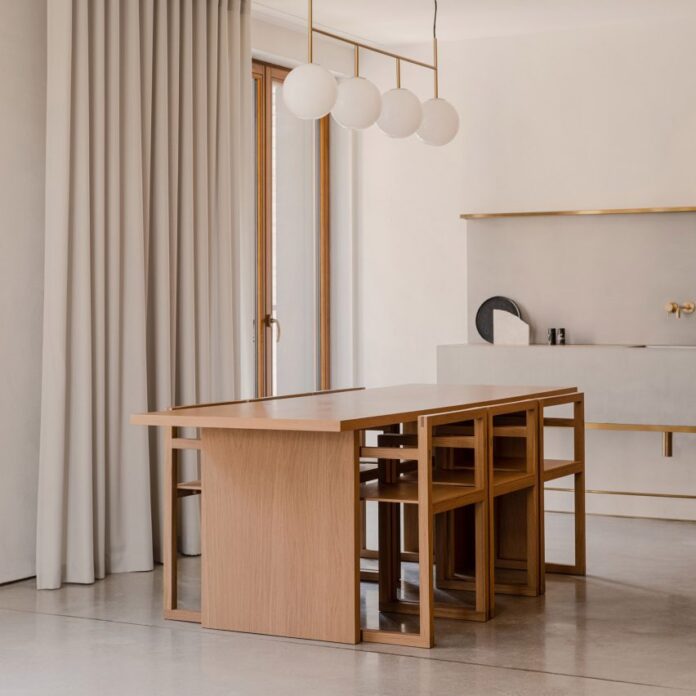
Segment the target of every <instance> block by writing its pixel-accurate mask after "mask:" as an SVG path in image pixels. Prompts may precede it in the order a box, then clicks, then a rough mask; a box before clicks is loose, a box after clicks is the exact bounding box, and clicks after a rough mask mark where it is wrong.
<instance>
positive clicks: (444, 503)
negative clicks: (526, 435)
mask: <svg viewBox="0 0 696 696" xmlns="http://www.w3.org/2000/svg"><path fill="white" fill-rule="evenodd" d="M485 495H486V493H485V491H484V490H483V489H482V488H476V487H475V486H473V485H470V486H468V485H452V484H451V483H433V491H432V505H433V513H435V514H438V513H440V512H447V511H448V510H454V509H455V508H458V507H463V506H464V505H473V504H474V503H478V502H481V501H482V500H483V499H484V498H485ZM360 498H361V500H370V501H377V502H380V503H404V504H405V505H417V504H418V483H417V482H416V481H409V480H404V479H402V480H400V481H398V482H397V483H382V482H380V481H370V482H368V483H363V484H362V485H361V486H360Z"/></svg>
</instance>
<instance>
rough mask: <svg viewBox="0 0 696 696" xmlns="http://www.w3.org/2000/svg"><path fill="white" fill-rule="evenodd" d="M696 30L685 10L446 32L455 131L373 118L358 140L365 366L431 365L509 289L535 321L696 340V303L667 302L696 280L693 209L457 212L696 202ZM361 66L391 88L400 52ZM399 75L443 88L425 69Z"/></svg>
mask: <svg viewBox="0 0 696 696" xmlns="http://www.w3.org/2000/svg"><path fill="white" fill-rule="evenodd" d="M695 40H696V30H694V25H693V24H688V23H686V22H682V23H679V22H663V23H660V22H650V23H647V22H631V23H626V24H614V25H611V26H603V27H585V28H581V29H573V30H564V31H551V32H545V33H538V34H529V35H520V36H506V37H498V38H483V39H475V40H467V41H460V42H451V43H450V42H443V43H442V45H441V50H440V58H441V63H440V64H441V67H442V74H441V84H440V86H441V95H442V96H444V97H446V98H447V99H449V100H450V101H452V102H453V103H454V105H455V106H456V107H457V109H458V110H459V113H460V116H461V131H460V133H459V135H458V136H457V137H456V138H455V140H454V141H453V142H452V143H451V144H450V145H448V146H446V147H444V148H440V149H433V148H427V147H425V146H423V145H422V144H421V143H419V142H418V141H417V140H415V139H409V140H406V141H393V140H390V139H389V138H386V137H385V136H384V135H383V134H382V133H381V132H379V131H378V130H377V129H376V128H375V127H373V128H371V129H369V130H368V131H366V132H365V133H364V134H362V136H361V140H360V145H359V148H358V160H357V161H358V170H357V174H356V178H357V181H358V196H357V203H358V209H357V213H356V216H357V220H358V223H357V227H358V233H357V237H358V243H357V246H358V249H359V263H358V269H359V270H358V281H357V282H358V291H357V296H358V297H359V305H358V310H357V316H358V321H357V332H358V345H359V354H358V363H359V365H360V370H359V380H358V381H360V382H362V383H364V384H367V385H374V384H387V383H395V382H404V381H413V380H414V379H433V378H434V375H435V346H436V345H438V344H444V343H464V342H466V341H467V338H468V337H469V332H468V325H469V319H468V314H469V311H470V310H471V307H472V305H474V304H475V305H476V306H478V302H479V301H480V299H482V298H483V297H484V296H485V295H488V294H498V293H502V292H506V293H510V294H512V295H513V296H514V297H517V298H518V299H519V300H520V301H521V302H522V303H523V305H524V306H525V310H526V311H528V313H529V314H530V315H531V316H532V317H534V318H535V319H536V321H537V323H538V325H539V327H540V331H543V329H544V328H545V326H546V324H547V323H550V322H553V323H552V325H563V326H565V327H566V328H567V329H568V330H569V335H571V336H575V337H576V338H579V339H581V340H600V341H611V340H625V341H643V342H663V341H664V342H675V343H684V342H687V341H688V342H692V343H696V319H694V318H691V319H690V320H684V321H683V322H682V323H681V324H676V323H675V321H674V320H673V321H672V322H669V321H668V318H667V317H666V316H665V315H664V312H662V310H661V305H662V303H663V302H665V301H666V300H668V299H672V295H674V299H682V300H685V299H692V298H691V295H696V283H694V282H693V279H694V272H693V269H694V268H695V267H694V264H693V253H694V248H693V245H694V243H696V241H695V240H696V236H694V230H693V226H694V224H696V223H694V221H693V220H694V217H693V216H690V218H689V219H686V218H684V219H681V220H676V219H671V220H668V219H667V218H665V217H663V218H653V219H651V220H648V219H643V220H641V221H638V220H635V219H633V220H623V221H622V220H618V219H612V220H606V219H605V220H603V221H601V222H599V223H598V221H597V218H594V219H592V220H582V221H580V220H574V221H563V222H561V221H558V220H556V221H553V220H548V221H545V222H538V221H536V220H528V221H508V222H507V223H498V224H496V223H492V224H489V225H487V223H485V222H478V223H471V224H469V225H467V223H465V222H463V221H461V220H459V218H458V215H459V213H461V212H464V211H510V210H545V209H569V208H603V207H643V206H645V207H647V206H654V205H655V206H669V205H696V167H694V165H693V163H694V161H696V138H694V137H693V133H694V132H696V72H695V71H694V70H693V44H694V41H695ZM409 50H414V51H416V52H418V50H419V49H418V47H412V48H411V49H409ZM420 55H421V57H427V55H425V54H420ZM363 65H364V71H365V75H366V76H367V77H370V78H372V79H375V81H376V82H377V83H378V84H379V86H380V87H381V88H382V89H387V88H389V87H391V86H393V65H391V64H390V63H389V62H388V61H384V60H383V59H380V58H376V59H374V60H370V59H369V58H365V59H364V60H363ZM403 77H404V83H405V86H408V87H410V88H412V89H414V90H415V91H416V92H417V93H418V95H419V96H420V97H421V98H422V99H426V98H429V97H430V96H431V83H430V79H429V76H428V75H423V74H422V73H419V72H418V71H417V70H415V69H409V70H408V71H405V72H404V75H403ZM467 227H468V228H469V232H467ZM633 231H635V232H636V234H632V232H633ZM467 235H469V238H470V239H469V242H470V243H469V248H468V249H467V247H466V237H467ZM550 241H552V242H553V243H552V244H551V243H550ZM579 249H583V254H582V256H581V257H579V256H578V254H577V253H576V252H577V251H578V250H579ZM522 253H523V255H522V256H521V254H522ZM498 256H499V258H497V257H498ZM591 256H594V257H595V258H596V263H595V264H594V265H593V264H592V259H591V258H590V257H591ZM467 257H468V258H467ZM523 262H524V263H525V264H528V266H527V267H525V268H522V269H520V266H519V264H520V263H523ZM545 269H550V276H549V277H550V279H551V281H552V282H551V283H547V284H544V283H543V281H542V280H541V279H540V277H539V274H540V273H541V272H543V271H544V270H545ZM468 273H470V274H471V276H470V281H471V283H472V284H471V285H470V287H469V288H467V274H468ZM530 275H532V276H533V278H532V279H531V280H530ZM644 281H646V282H644ZM559 283H560V284H559ZM646 283H647V285H646ZM588 284H589V285H591V291H589V292H588V290H587V285H588ZM549 286H552V287H553V290H552V291H550V292H549V291H548V288H549ZM556 288H557V290H556ZM636 291H638V292H636ZM682 296H683V297H682ZM605 298H606V299H608V303H605V302H603V299H605ZM693 299H696V297H694V298H693ZM467 301H468V304H469V311H468V310H467ZM564 305H565V306H564ZM556 309H557V310H558V311H557V312H555V311H554V310H556ZM563 309H565V310H567V311H562V310H563ZM687 322H688V323H687ZM648 324H649V326H648ZM689 339H690V340H689Z"/></svg>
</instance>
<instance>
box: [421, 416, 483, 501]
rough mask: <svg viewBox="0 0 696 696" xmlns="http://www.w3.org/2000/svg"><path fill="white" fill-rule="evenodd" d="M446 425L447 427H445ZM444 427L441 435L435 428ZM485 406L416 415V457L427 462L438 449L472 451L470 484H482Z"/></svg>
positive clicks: (477, 485)
mask: <svg viewBox="0 0 696 696" xmlns="http://www.w3.org/2000/svg"><path fill="white" fill-rule="evenodd" d="M447 426H450V427H447ZM442 428H444V429H445V430H444V433H443V434H438V432H437V431H438V429H442ZM487 441H488V409H486V408H471V409H463V410H461V411H445V412H442V413H432V414H429V415H427V416H420V417H419V418H418V448H419V456H425V457H427V458H428V462H431V461H432V459H433V455H434V450H437V449H438V448H442V449H445V448H446V449H447V450H450V451H451V450H455V449H471V450H473V451H474V466H473V469H474V485H475V486H476V487H477V488H478V487H484V486H485V484H486V477H487V469H488V467H487V456H488V442H487Z"/></svg>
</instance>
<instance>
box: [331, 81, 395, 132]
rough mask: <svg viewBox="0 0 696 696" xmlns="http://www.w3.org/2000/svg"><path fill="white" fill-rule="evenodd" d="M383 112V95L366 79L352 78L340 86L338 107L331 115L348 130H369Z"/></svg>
mask: <svg viewBox="0 0 696 696" xmlns="http://www.w3.org/2000/svg"><path fill="white" fill-rule="evenodd" d="M381 111H382V95H381V94H380V93H379V90H378V89H377V87H375V85H374V84H373V83H372V82H370V81H369V80H366V79H365V78H364V77H351V78H350V79H348V80H343V81H342V82H340V83H339V85H338V97H337V98H336V105H335V106H334V108H333V109H331V115H332V116H333V117H334V118H335V119H336V121H338V123H340V124H341V125H342V126H345V127H346V128H368V127H369V126H371V125H372V124H373V123H374V122H375V121H376V120H377V119H378V118H379V114H380V112H381Z"/></svg>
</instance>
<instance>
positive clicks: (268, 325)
mask: <svg viewBox="0 0 696 696" xmlns="http://www.w3.org/2000/svg"><path fill="white" fill-rule="evenodd" d="M263 324H264V326H265V327H266V328H267V329H270V328H272V326H273V324H275V325H276V326H277V327H278V332H277V333H276V343H278V342H279V341H280V322H279V321H278V320H277V319H276V318H275V317H272V316H271V315H270V314H267V315H266V316H265V317H264V318H263Z"/></svg>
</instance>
